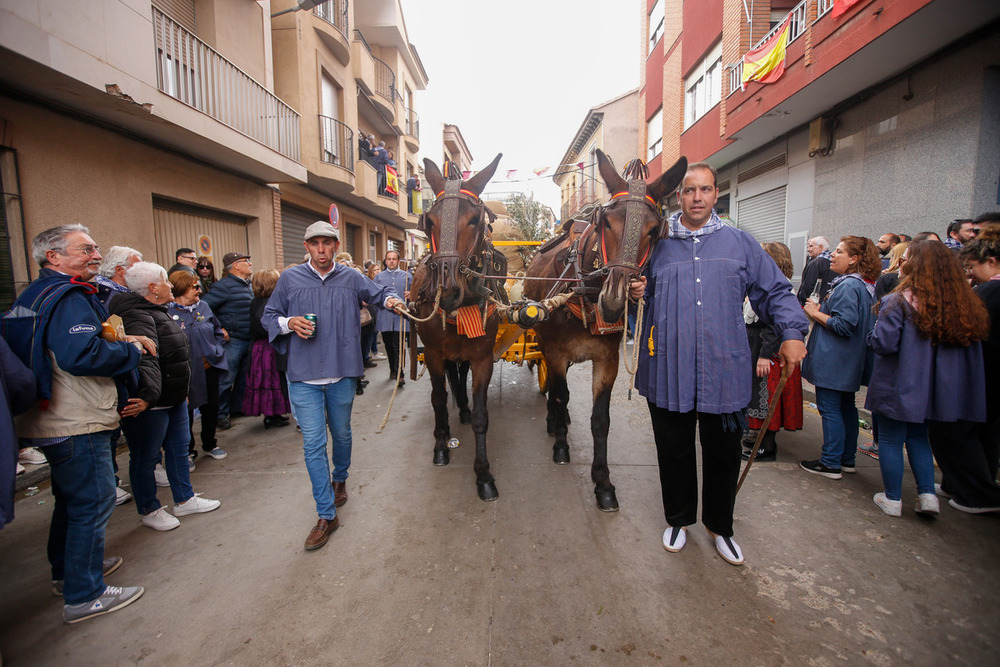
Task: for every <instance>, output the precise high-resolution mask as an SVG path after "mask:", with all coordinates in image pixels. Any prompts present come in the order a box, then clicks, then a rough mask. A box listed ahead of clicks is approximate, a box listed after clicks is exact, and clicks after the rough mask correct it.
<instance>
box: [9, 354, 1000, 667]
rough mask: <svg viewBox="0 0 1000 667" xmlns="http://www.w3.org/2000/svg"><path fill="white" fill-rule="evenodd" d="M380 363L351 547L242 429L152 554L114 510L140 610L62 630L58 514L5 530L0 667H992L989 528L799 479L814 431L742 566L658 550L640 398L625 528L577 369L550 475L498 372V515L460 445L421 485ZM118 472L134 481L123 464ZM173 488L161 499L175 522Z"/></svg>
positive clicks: (350, 525)
mask: <svg viewBox="0 0 1000 667" xmlns="http://www.w3.org/2000/svg"><path fill="white" fill-rule="evenodd" d="M381 366H382V367H380V368H377V369H374V370H373V372H371V373H370V378H371V380H372V383H371V385H370V387H369V388H368V390H367V391H366V393H365V395H364V396H362V397H360V398H359V399H358V400H357V401H356V403H355V419H354V420H353V428H354V463H353V466H352V468H351V476H350V479H349V481H348V489H349V491H350V494H351V496H350V500H349V502H348V503H347V504H346V505H345V506H344V507H343V508H341V510H340V516H341V522H342V525H341V528H340V529H339V530H338V531H337V532H336V533H335V534H334V535H333V537H332V538H331V540H330V542H329V544H327V546H326V547H324V548H322V549H320V550H318V551H314V552H306V551H304V550H303V548H302V543H303V540H304V539H305V537H306V534H307V533H308V531H309V529H310V528H311V527H312V525H313V524H314V523H315V519H316V517H315V509H314V505H313V501H312V497H311V494H310V487H309V482H308V477H307V474H306V470H305V465H304V463H303V460H302V453H301V440H300V438H299V436H298V434H297V433H296V431H295V428H294V426H291V427H286V428H281V429H270V430H266V431H265V430H264V429H263V425H262V423H261V419H260V418H241V419H238V420H234V428H233V429H232V430H230V431H227V432H224V433H223V434H222V435H221V442H220V444H221V445H222V446H223V447H224V448H225V449H227V450H228V451H229V452H230V455H229V457H228V458H227V459H225V460H222V461H214V460H205V459H204V458H199V460H198V467H197V470H196V472H194V473H193V475H192V480H193V483H194V487H195V490H196V491H199V492H202V493H204V495H205V496H206V497H210V498H218V499H220V500H222V507H221V508H220V509H219V510H217V511H215V512H212V513H210V514H204V515H193V516H187V517H183V518H181V526H180V528H178V529H177V530H174V531H171V532H168V533H157V532H154V531H152V530H150V529H148V528H145V527H144V526H142V525H141V523H140V522H139V517H138V515H137V514H136V512H135V506H134V504H132V503H130V504H127V505H123V506H121V507H118V508H116V510H115V512H114V514H113V516H112V518H111V522H110V525H109V526H108V549H107V553H108V554H109V555H110V554H117V555H121V556H122V557H123V558H124V559H125V564H124V566H123V567H122V568H121V569H120V570H119V571H118V572H116V573H114V574H112V575H111V576H110V577H109V578H108V583H109V584H112V585H141V586H144V587H145V589H146V592H145V595H144V596H143V598H142V599H140V600H138V601H137V602H136V603H135V604H133V605H131V606H130V607H128V608H126V609H123V610H121V611H118V612H115V613H113V614H109V615H106V616H102V617H100V618H95V619H93V620H88V621H87V622H85V623H82V624H78V625H73V626H67V625H64V624H63V623H62V618H61V600H59V599H57V598H55V597H53V595H52V594H51V592H50V590H49V589H50V585H49V578H50V573H49V568H48V564H47V561H46V556H45V542H46V536H47V531H48V522H49V516H50V514H51V508H52V495H51V492H50V491H49V490H48V489H46V488H43V489H42V490H41V491H40V492H39V493H38V494H37V495H34V496H31V497H27V498H24V499H22V500H20V501H19V502H18V505H17V518H16V520H15V521H14V523H12V524H10V525H9V526H8V527H7V528H5V529H4V530H3V531H0V653H2V655H3V658H4V660H5V661H6V662H5V664H7V665H30V666H32V667H37V666H39V665H67V664H80V665H98V664H100V665H120V664H121V665H124V664H139V663H142V664H150V665H216V664H235V665H249V664H268V665H402V664H405V665H563V664H592V665H607V664H636V665H651V664H670V665H673V664H682V663H683V664H702V665H709V664H711V665H715V664H727V663H736V664H747V665H781V664H789V665H820V666H823V665H864V664H874V665H880V666H882V665H943V664H948V665H951V664H969V665H987V664H998V662H1000V635H998V631H997V629H998V627H1000V623H998V621H1000V595H998V593H1000V559H998V556H997V554H998V553H1000V521H998V519H996V518H993V517H984V516H971V515H966V514H962V513H959V512H957V511H955V510H952V509H951V508H949V507H947V506H946V505H945V506H944V507H943V508H942V513H941V516H940V517H938V518H937V519H932V520H927V519H925V518H923V517H918V516H917V515H916V514H914V512H913V502H912V499H913V498H914V497H915V490H914V486H913V480H912V477H910V476H909V473H907V479H906V480H905V481H904V499H905V502H904V512H903V516H902V517H901V518H892V517H888V516H886V515H885V514H883V513H882V511H881V510H880V509H879V508H878V507H876V506H875V505H874V504H873V503H872V501H871V496H872V494H873V493H875V492H877V491H880V490H881V480H880V477H879V470H878V463H877V462H876V461H874V460H872V459H869V458H867V457H860V456H859V460H858V465H859V470H858V473H857V474H856V475H845V476H844V477H845V478H844V479H843V480H841V481H833V480H828V479H825V478H822V477H818V476H815V475H809V474H807V473H805V472H802V471H801V470H799V469H798V467H797V462H798V460H800V459H802V458H815V456H816V455H817V454H818V452H819V447H820V443H821V440H822V438H821V431H820V421H819V417H818V415H816V413H815V411H814V410H810V409H809V407H808V406H807V408H806V425H805V429H804V430H803V431H800V432H797V433H781V434H779V436H778V442H779V454H778V457H779V460H778V462H777V463H763V464H757V465H755V467H754V470H753V471H752V472H751V473H750V477H749V478H748V480H747V483H746V485H745V486H744V488H743V491H742V492H741V495H740V497H739V499H738V502H737V511H736V525H735V538H736V540H737V541H738V542H739V544H740V545H741V547H742V548H743V551H744V554H745V556H746V564H745V565H744V566H743V567H733V566H731V565H729V564H727V563H726V562H725V561H723V560H722V559H721V558H720V557H719V556H718V555H717V554H716V552H715V549H714V546H713V543H712V541H711V539H710V538H709V536H708V535H707V533H705V532H704V530H703V528H702V527H700V526H693V527H692V530H691V531H690V533H689V537H688V544H687V546H686V547H685V548H684V550H683V551H681V552H680V553H676V554H671V553H667V552H666V551H664V549H663V547H662V545H661V542H660V537H661V534H662V532H663V530H664V528H665V527H666V525H665V522H664V520H663V513H662V508H661V505H660V500H659V482H658V477H657V470H656V460H655V451H654V449H653V446H652V439H651V434H650V430H649V423H648V415H647V412H646V408H645V405H644V401H643V400H642V399H641V398H639V397H636V398H635V399H634V400H632V401H631V402H629V401H627V400H626V398H625V384H626V383H625V380H626V379H627V377H626V376H624V373H623V374H622V375H621V376H620V377H619V385H618V388H617V389H616V391H615V395H614V398H613V404H612V412H611V414H612V430H611V437H610V446H609V452H610V454H609V458H610V462H611V474H612V481H613V483H614V484H615V485H616V487H617V489H618V499H619V502H620V503H621V511H619V512H617V513H612V514H606V513H602V512H600V511H598V510H597V508H596V505H595V500H594V494H593V484H592V483H591V482H590V460H591V442H590V434H589V431H590V429H589V411H590V399H589V395H590V368H589V365H584V366H579V367H574V368H573V369H571V377H570V386H571V390H572V392H573V397H572V400H571V415H572V419H573V424H572V426H571V427H570V443H571V453H572V456H573V462H572V463H571V464H570V465H568V466H556V465H554V464H553V463H552V462H551V444H552V439H551V438H549V437H548V436H547V435H546V434H545V413H544V407H545V406H544V399H543V397H542V396H541V395H540V394H539V393H538V392H537V388H536V386H535V382H534V378H533V377H532V376H531V375H530V374H529V372H528V370H527V369H526V368H518V367H515V366H511V365H504V364H497V365H496V366H495V372H494V378H493V384H492V386H491V390H490V398H489V404H490V416H491V424H490V426H491V428H490V436H489V442H490V457H491V463H492V470H493V472H494V474H495V475H496V478H497V486H498V489H499V491H500V498H499V500H497V501H496V502H492V503H484V502H482V501H480V500H479V499H478V497H477V496H476V491H475V484H474V480H475V477H474V474H473V471H472V460H473V455H474V449H473V447H472V433H471V428H470V427H468V426H461V425H458V424H457V411H454V410H453V411H452V412H453V430H452V432H453V434H454V435H456V436H457V437H458V438H459V439H460V440H461V441H462V445H461V446H460V447H459V448H457V449H455V450H453V451H452V457H451V465H449V466H447V467H434V466H433V465H431V455H432V447H433V437H432V428H433V417H432V414H431V410H430V382H429V379H428V378H426V377H424V378H422V379H421V380H419V381H417V382H408V383H407V384H406V386H405V387H404V388H403V389H401V390H400V392H399V395H398V396H397V399H396V402H395V405H394V406H393V411H392V415H391V417H390V421H389V425H388V426H387V428H386V429H385V432H384V433H382V434H376V433H375V430H376V428H377V427H378V424H379V423H380V422H381V420H382V417H383V415H384V413H385V409H386V406H387V404H388V401H389V397H390V395H391V391H392V385H391V384H390V383H389V381H388V380H387V379H385V378H384V376H383V373H384V372H385V371H384V368H383V367H384V362H382V364H381ZM119 465H121V466H122V468H123V470H125V471H127V454H124V453H123V454H121V455H120V457H119ZM169 495H170V494H169V490H168V489H160V499H161V501H162V502H164V503H169V502H170V499H169Z"/></svg>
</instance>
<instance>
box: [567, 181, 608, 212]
mask: <svg viewBox="0 0 1000 667" xmlns="http://www.w3.org/2000/svg"><path fill="white" fill-rule="evenodd" d="M585 183H586V184H585V185H584V186H583V187H582V188H580V189H578V190H576V192H574V193H573V194H571V195H570V196H569V198H568V199H567V200H566V201H565V202H563V205H562V207H561V208H562V210H561V211H560V213H561V214H562V218H561V219H562V220H569V219H570V218H571V217H573V216H574V215H576V214H577V213H579V212H580V211H582V210H583V209H584V208H586V207H587V206H590V205H591V204H595V203H597V202H599V201H600V200H601V193H599V192H598V191H597V188H596V187H595V184H594V183H592V182H589V181H587V182H585Z"/></svg>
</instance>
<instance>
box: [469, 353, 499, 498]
mask: <svg viewBox="0 0 1000 667" xmlns="http://www.w3.org/2000/svg"><path fill="white" fill-rule="evenodd" d="M492 377H493V356H492V354H490V353H489V352H487V354H485V355H482V356H481V357H480V358H479V359H477V360H476V361H475V362H474V365H473V366H472V432H473V433H474V434H475V436H476V462H475V464H474V466H473V467H474V469H475V471H476V491H478V492H479V499H480V500H485V501H487V502H489V501H491V500H496V499H497V498H499V497H500V494H499V492H498V491H497V486H496V483H495V481H494V479H493V475H492V474H491V473H490V461H489V459H488V458H487V457H486V431H487V430H488V429H489V425H490V415H489V411H488V410H487V408H486V392H487V390H488V389H489V386H490V378H492Z"/></svg>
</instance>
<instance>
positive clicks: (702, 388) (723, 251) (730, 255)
mask: <svg viewBox="0 0 1000 667" xmlns="http://www.w3.org/2000/svg"><path fill="white" fill-rule="evenodd" d="M679 220H680V213H676V214H675V215H674V216H672V217H671V219H670V235H669V237H668V238H666V239H663V240H661V241H660V242H659V243H657V244H656V248H655V249H654V250H653V255H652V257H651V258H650V261H649V265H648V266H647V268H646V271H645V275H646V280H647V285H646V315H645V322H644V323H643V335H642V337H641V338H640V339H638V340H637V341H636V343H635V344H636V345H641V346H642V347H641V349H640V353H639V370H638V373H637V374H636V383H635V384H636V388H637V389H638V391H639V393H640V394H642V395H643V396H645V397H646V398H647V399H648V400H649V401H651V402H652V403H654V404H656V406H657V407H660V408H665V409H667V410H671V411H674V412H682V413H683V412H690V411H691V410H697V411H699V412H706V413H711V414H732V413H735V412H739V411H741V410H743V409H744V408H745V407H746V406H747V404H748V403H749V402H750V389H751V379H752V377H753V366H754V360H753V359H751V358H750V345H749V343H748V342H747V333H746V325H745V323H744V319H743V299H744V297H747V296H749V297H750V304H751V306H753V309H754V311H755V312H756V313H758V314H759V316H760V319H761V320H762V321H764V322H765V323H767V324H769V325H771V326H772V327H773V328H774V330H775V333H776V334H777V335H778V337H779V338H780V339H781V340H782V341H786V340H793V339H794V340H803V338H804V337H805V334H806V332H808V330H809V324H808V321H807V320H806V316H805V314H804V313H803V312H802V308H801V306H799V302H798V299H796V298H795V295H794V293H793V292H792V286H791V283H790V282H789V281H788V279H787V278H786V277H785V276H784V275H783V274H782V273H781V271H780V270H779V269H778V267H777V265H776V264H775V263H774V260H772V259H771V257H770V256H769V255H768V254H767V253H765V252H764V250H763V249H762V248H761V247H760V244H759V243H757V241H756V240H755V239H754V238H753V236H751V235H750V234H748V233H747V232H744V231H741V230H738V229H734V228H732V227H729V226H727V225H725V224H723V223H722V222H721V221H720V220H719V218H718V216H716V215H715V212H714V211H713V212H712V219H711V220H710V221H709V222H708V223H706V225H705V226H704V227H702V228H701V229H699V230H697V231H695V232H691V231H690V230H687V229H685V228H683V227H682V226H681V225H680V222H679ZM651 331H652V338H653V353H652V356H650V351H649V339H650V335H651Z"/></svg>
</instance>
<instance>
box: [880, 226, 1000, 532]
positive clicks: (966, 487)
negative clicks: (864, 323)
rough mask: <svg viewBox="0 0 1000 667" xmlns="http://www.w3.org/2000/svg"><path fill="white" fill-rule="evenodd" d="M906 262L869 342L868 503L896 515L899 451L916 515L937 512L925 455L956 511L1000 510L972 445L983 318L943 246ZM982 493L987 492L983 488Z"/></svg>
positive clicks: (921, 249)
mask: <svg viewBox="0 0 1000 667" xmlns="http://www.w3.org/2000/svg"><path fill="white" fill-rule="evenodd" d="M906 256H907V260H906V263H904V264H903V268H902V278H901V280H900V282H899V286H898V287H897V288H896V289H895V291H893V292H892V293H891V294H889V295H888V296H886V297H885V298H884V299H882V301H881V303H880V304H879V307H878V321H877V322H876V324H875V330H874V331H873V332H872V333H871V335H870V336H869V337H868V340H869V342H870V344H871V345H872V347H873V348H874V350H875V369H874V373H873V374H872V382H871V385H870V386H869V387H868V398H867V400H866V402H865V406H866V407H867V408H868V409H869V410H871V411H872V413H873V414H877V415H878V421H879V467H880V468H881V470H882V483H883V485H884V486H885V491H884V492H883V493H876V494H875V496H874V498H873V500H874V501H875V504H876V505H878V506H879V507H880V508H882V511H883V512H885V513H886V514H888V515H890V516H899V515H900V513H901V511H902V498H901V487H902V482H903V443H904V442H905V443H906V452H907V455H908V457H909V460H910V469H911V470H912V471H913V477H914V479H915V480H916V483H917V494H918V495H917V505H916V510H917V512H919V513H922V514H937V513H938V512H939V506H938V499H937V496H936V495H935V494H934V460H933V458H932V456H931V451H932V449H933V453H934V456H936V457H937V459H938V464H939V465H940V466H941V472H942V474H943V476H944V479H945V480H947V483H948V486H949V491H950V492H951V493H952V494H953V495H954V497H953V498H952V501H951V504H952V506H953V507H956V508H957V509H962V510H964V511H971V509H976V510H977V511H982V510H983V509H985V508H986V507H994V508H996V507H1000V487H997V486H996V484H995V483H994V482H992V481H991V478H989V476H988V475H987V473H986V465H985V456H984V455H983V452H982V451H981V450H979V451H976V450H977V449H978V446H977V441H976V437H975V428H976V426H975V422H982V421H983V420H984V419H985V417H986V395H985V387H984V384H985V376H984V370H983V363H982V346H981V344H980V342H979V341H981V340H983V339H985V338H986V337H987V335H988V334H989V330H990V322H989V316H988V315H987V313H986V308H985V307H984V306H983V304H982V302H981V301H980V300H979V298H977V297H976V295H975V294H974V293H973V292H972V289H971V288H970V287H969V284H968V282H967V281H966V280H965V276H964V271H963V270H962V267H961V265H960V264H959V262H958V261H957V260H956V259H955V255H954V254H953V253H952V252H951V251H950V250H949V249H948V248H947V247H946V246H944V245H942V244H940V243H937V242H936V241H923V242H920V243H914V244H912V245H911V246H910V247H909V248H908V249H907V251H906ZM928 438H929V440H930V442H928ZM980 468H981V471H980ZM979 472H981V475H980V474H978V473H979ZM987 483H988V486H989V487H992V491H990V490H988V489H985V488H980V487H985V486H986V485H987ZM984 503H990V504H991V505H984Z"/></svg>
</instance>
